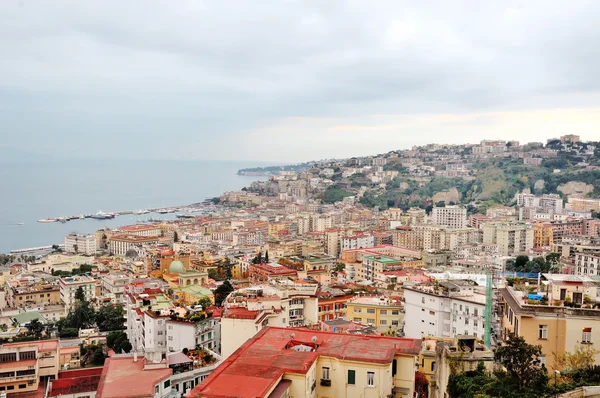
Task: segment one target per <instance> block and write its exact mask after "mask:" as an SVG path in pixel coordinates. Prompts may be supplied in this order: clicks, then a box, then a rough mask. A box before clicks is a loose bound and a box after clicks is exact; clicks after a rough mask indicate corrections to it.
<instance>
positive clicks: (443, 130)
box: [0, 0, 600, 163]
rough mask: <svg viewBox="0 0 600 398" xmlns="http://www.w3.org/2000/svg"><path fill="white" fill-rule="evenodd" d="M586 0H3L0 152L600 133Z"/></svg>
mask: <svg viewBox="0 0 600 398" xmlns="http://www.w3.org/2000/svg"><path fill="white" fill-rule="evenodd" d="M597 21H600V7H598V3H597V0H593V1H586V0H578V1H558V0H556V1H547V0H544V1H538V0H527V1H511V0H498V1H475V0H470V1H461V0H454V1H445V0H438V1H436V0H430V1H416V0H415V1H401V0H389V1H386V0H378V1H376V2H372V1H364V0H363V1H352V0H344V1H342V0H340V1H334V0H329V1H323V0H315V1H311V0H302V1H300V0H298V1H296V0H287V1H286V0H281V1H269V0H260V1H256V0H249V1H241V0H240V1H218V0H215V1H202V0H195V1H187V0H179V1H164V0H161V1H153V0H146V1H141V0H140V1H135V0H128V1H122V0H90V1H81V0H73V1H61V0H54V1H51V2H49V1H41V0H21V1H13V0H3V1H0V54H1V55H0V139H1V140H0V147H4V150H5V151H6V150H9V151H10V150H15V151H29V152H32V153H35V154H40V155H45V154H50V155H53V156H61V157H77V158H86V157H94V158H106V159H113V158H136V159H137V158H148V159H155V158H160V159H170V158H179V159H211V160H212V159H214V160H256V161H259V160H260V161H268V162H285V163H290V162H300V161H309V160H317V159H323V158H343V157H351V156H361V155H369V154H377V153H383V152H388V151H390V150H396V149H404V148H410V147H411V146H412V145H422V144H427V143H433V142H436V143H476V142H479V141H480V140H482V139H506V140H509V139H510V140H514V139H516V140H520V141H522V142H525V141H541V142H545V141H546V139H548V138H552V137H558V136H560V135H563V134H572V133H574V134H580V135H581V137H582V139H587V140H600V79H598V78H597V74H598V71H599V70H600V52H599V51H598V48H600V24H598V23H597Z"/></svg>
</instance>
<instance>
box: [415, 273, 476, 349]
mask: <svg viewBox="0 0 600 398" xmlns="http://www.w3.org/2000/svg"><path fill="white" fill-rule="evenodd" d="M403 289H404V318H405V319H406V320H407V322H406V323H405V325H404V335H405V336H406V337H409V338H424V337H427V336H438V337H443V338H447V337H451V338H453V337H454V336H456V335H462V334H464V335H469V336H475V337H477V338H478V339H483V337H484V331H485V330H484V314H485V303H486V296H485V292H484V291H482V289H481V288H479V287H477V286H476V285H475V284H474V283H473V282H471V281H466V280H448V281H443V282H435V283H432V284H422V285H415V286H412V287H408V286H403ZM408 320H410V322H409V321H408Z"/></svg>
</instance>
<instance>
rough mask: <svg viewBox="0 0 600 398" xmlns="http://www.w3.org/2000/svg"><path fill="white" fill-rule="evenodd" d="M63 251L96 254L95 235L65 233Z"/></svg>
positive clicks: (87, 254)
mask: <svg viewBox="0 0 600 398" xmlns="http://www.w3.org/2000/svg"><path fill="white" fill-rule="evenodd" d="M65 252H67V253H76V254H84V255H86V256H93V255H94V254H96V236H95V235H93V234H76V233H72V234H67V235H65Z"/></svg>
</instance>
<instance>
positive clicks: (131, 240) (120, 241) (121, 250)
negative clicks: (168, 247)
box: [108, 234, 172, 256]
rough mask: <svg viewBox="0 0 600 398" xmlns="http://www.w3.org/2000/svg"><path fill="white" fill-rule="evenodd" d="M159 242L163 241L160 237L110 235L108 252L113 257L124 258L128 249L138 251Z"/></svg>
mask: <svg viewBox="0 0 600 398" xmlns="http://www.w3.org/2000/svg"><path fill="white" fill-rule="evenodd" d="M169 239H170V238H169ZM161 240H164V239H162V238H161V237H160V236H144V235H131V234H121V235H112V236H111V237H110V240H109V243H108V250H109V251H110V253H111V254H113V255H115V256H125V254H126V253H127V251H129V250H130V249H134V250H139V248H141V247H142V246H143V245H148V244H154V243H158V242H159V241H161ZM171 242H172V240H171Z"/></svg>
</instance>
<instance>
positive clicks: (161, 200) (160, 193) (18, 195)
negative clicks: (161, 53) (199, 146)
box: [0, 159, 266, 253]
mask: <svg viewBox="0 0 600 398" xmlns="http://www.w3.org/2000/svg"><path fill="white" fill-rule="evenodd" d="M256 166H263V164H261V163H260V162H235V161H195V160H71V159H69V160H48V161H6V162H1V161H0V253H8V252H9V251H11V250H13V249H24V248H31V247H40V246H46V245H53V244H62V243H64V236H65V235H66V234H68V233H70V232H78V233H92V232H95V231H96V230H98V229H100V228H104V227H109V228H114V227H118V226H122V225H130V224H136V223H138V222H143V221H146V220H148V219H149V218H155V219H173V218H175V215H174V214H154V213H149V214H142V215H131V214H128V215H122V216H118V217H115V218H114V219H109V220H95V219H90V218H87V219H83V220H81V219H76V220H71V221H68V222H66V223H64V224H63V223H60V222H54V223H39V222H37V220H39V219H43V218H50V217H52V218H54V217H66V216H76V215H80V214H91V213H96V212H98V211H103V212H105V213H110V212H116V211H124V210H138V209H146V208H161V207H169V206H183V205H188V204H192V203H198V202H202V201H204V200H206V199H208V198H212V197H215V196H219V195H221V194H222V193H223V192H225V191H232V190H239V189H241V188H243V187H245V186H249V185H250V183H251V182H252V181H256V180H260V179H265V178H266V177H259V176H240V175H237V174H236V173H237V171H238V170H239V169H241V168H246V167H256ZM20 223H22V225H19V224H20Z"/></svg>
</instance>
